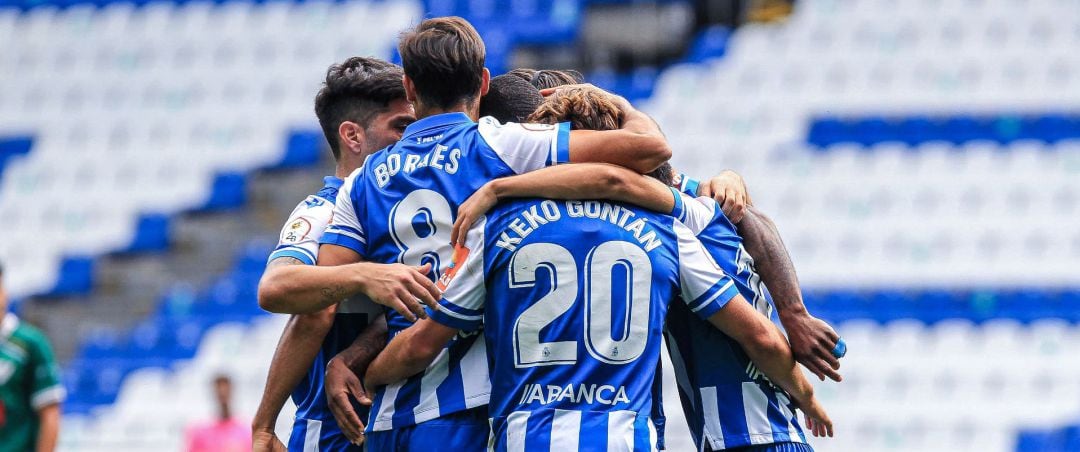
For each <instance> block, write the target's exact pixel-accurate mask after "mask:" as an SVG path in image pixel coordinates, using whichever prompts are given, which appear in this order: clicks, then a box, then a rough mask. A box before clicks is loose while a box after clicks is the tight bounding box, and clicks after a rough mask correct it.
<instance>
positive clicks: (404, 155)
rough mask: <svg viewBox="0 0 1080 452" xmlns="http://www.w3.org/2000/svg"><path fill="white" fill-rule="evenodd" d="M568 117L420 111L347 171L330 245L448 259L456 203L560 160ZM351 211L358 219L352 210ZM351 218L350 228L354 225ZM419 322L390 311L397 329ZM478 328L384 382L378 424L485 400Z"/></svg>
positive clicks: (419, 261) (384, 259)
mask: <svg viewBox="0 0 1080 452" xmlns="http://www.w3.org/2000/svg"><path fill="white" fill-rule="evenodd" d="M568 134H569V127H568V125H565V126H560V127H556V126H542V125H535V126H528V127H527V128H526V126H522V125H518V124H499V123H498V122H497V121H495V120H494V119H492V118H482V119H481V120H480V122H479V123H477V122H473V121H471V120H470V119H469V118H468V117H467V116H465V115H464V114H463V113H447V114H440V115H435V116H430V117H427V118H423V119H421V120H419V121H416V122H415V123H413V124H411V125H410V126H409V127H408V128H406V131H405V134H404V135H403V136H402V139H401V141H399V142H398V143H397V144H395V145H393V146H391V147H389V148H386V149H383V150H381V151H379V152H376V153H375V154H373V155H372V156H370V157H369V158H368V159H367V161H366V162H365V163H364V166H363V167H362V168H361V169H360V170H358V171H357V172H354V173H353V175H352V176H350V177H349V178H348V179H346V182H345V185H344V186H343V188H342V193H343V194H342V196H339V197H338V204H339V205H338V208H337V209H336V210H335V212H336V214H335V215H336V217H335V220H334V225H332V226H331V227H330V228H329V229H328V234H327V237H328V238H329V240H324V243H332V244H335V245H341V246H346V247H349V248H352V249H354V250H357V251H358V252H359V253H360V254H361V255H362V256H363V257H364V258H366V259H367V260H370V261H374V262H381V263H403V264H406V265H414V266H421V265H423V264H428V263H430V264H431V265H432V273H431V276H432V277H434V275H437V274H439V273H440V272H441V270H442V269H443V268H444V266H445V265H447V264H449V262H450V258H451V255H452V252H453V250H452V248H451V246H450V232H451V228H452V226H453V222H454V217H455V214H456V212H457V209H458V206H459V205H460V204H461V203H462V202H464V201H465V200H466V199H467V198H468V197H469V196H470V195H472V194H473V192H475V191H476V190H477V189H479V188H480V187H481V186H483V185H484V184H485V183H487V182H488V181H490V180H492V179H496V178H499V177H504V176H509V175H513V174H517V173H522V172H526V171H531V170H535V169H538V168H541V167H544V166H547V165H551V164H553V163H556V162H557V161H558V160H557V158H558V156H559V155H560V153H561V155H563V157H564V158H565V155H566V154H567V148H566V146H567V140H568V136H569V135H568ZM348 216H353V218H347V217H348ZM350 225H351V226H350ZM411 324H412V323H411V322H409V321H408V320H407V319H405V318H404V317H402V316H401V315H398V314H397V313H395V312H387V325H388V327H389V333H390V336H391V337H393V335H395V334H397V333H398V332H400V331H402V330H403V329H405V328H407V327H409V326H410V325H411ZM478 337H479V336H478V335H474V336H471V337H459V338H457V339H455V340H454V341H452V342H451V343H450V345H449V346H448V350H447V352H446V353H444V354H443V355H442V356H441V357H440V358H439V359H437V360H436V361H435V362H434V363H432V365H431V366H430V367H429V368H428V369H427V370H426V371H425V372H424V373H423V374H421V375H417V376H414V377H412V378H410V379H408V380H406V381H403V382H398V383H394V384H391V385H388V386H386V387H384V388H381V389H380V390H379V391H378V393H377V394H376V396H375V398H374V400H373V406H372V411H373V412H374V413H375V415H374V416H373V418H372V422H371V426H370V427H371V429H372V430H375V431H381V430H389V429H391V428H398V427H405V426H409V425H413V424H417V423H420V422H424V421H426V420H430V419H434V418H438V417H440V416H443V415H446V414H449V413H454V412H457V411H461V410H465V409H469V408H475V407H478V406H482V405H485V404H487V401H488V393H489V391H490V384H489V382H488V375H487V372H486V366H484V364H483V363H484V362H485V360H486V355H485V350H486V349H485V347H484V344H483V341H482V340H479V339H478Z"/></svg>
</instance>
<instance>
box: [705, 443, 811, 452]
mask: <svg viewBox="0 0 1080 452" xmlns="http://www.w3.org/2000/svg"><path fill="white" fill-rule="evenodd" d="M705 450H712V449H710V448H709V447H708V446H706V447H705ZM724 452H814V448H813V447H810V445H809V444H806V443H793V442H782V443H772V444H758V445H756V446H743V447H733V448H731V449H724Z"/></svg>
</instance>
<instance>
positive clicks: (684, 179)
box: [675, 173, 701, 198]
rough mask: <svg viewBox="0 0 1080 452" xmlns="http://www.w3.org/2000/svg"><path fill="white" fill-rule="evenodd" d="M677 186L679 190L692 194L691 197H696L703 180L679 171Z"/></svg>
mask: <svg viewBox="0 0 1080 452" xmlns="http://www.w3.org/2000/svg"><path fill="white" fill-rule="evenodd" d="M675 186H676V187H678V188H679V191H681V192H683V193H686V194H688V195H690V197H691V198H696V197H697V195H698V194H697V191H698V187H699V186H701V182H698V180H697V179H694V178H692V177H690V176H687V175H686V174H684V173H679V174H676V175H675Z"/></svg>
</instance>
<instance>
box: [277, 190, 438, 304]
mask: <svg viewBox="0 0 1080 452" xmlns="http://www.w3.org/2000/svg"><path fill="white" fill-rule="evenodd" d="M360 174H361V170H357V171H356V172H354V173H353V174H352V175H350V176H349V177H348V178H347V179H346V181H345V182H344V184H343V185H342V188H341V189H340V190H339V191H338V196H337V201H336V202H335V203H334V211H333V215H332V218H333V221H332V222H331V224H330V225H329V226H327V227H326V228H325V231H324V233H323V235H322V237H321V242H322V245H320V246H319V248H318V256H319V257H318V261H319V262H318V264H319V265H318V266H312V265H286V266H281V267H278V268H274V269H270V270H268V271H267V272H266V273H265V274H264V275H263V278H262V280H260V281H259V292H258V297H259V306H261V307H262V308H263V309H266V310H267V311H270V312H277V313H284V314H310V313H315V312H319V311H322V310H324V309H326V308H328V307H330V306H332V305H334V304H336V303H338V302H339V301H341V300H343V299H345V298H349V297H352V296H354V295H357V294H364V295H366V296H367V297H368V298H369V299H371V301H374V302H375V303H378V304H380V305H383V306H386V307H389V308H391V309H393V310H395V311H397V312H399V313H401V315H403V316H404V317H405V318H408V319H410V320H415V319H416V318H418V317H423V316H424V315H425V314H424V309H423V306H422V305H421V303H423V304H426V305H428V306H434V305H435V304H437V302H438V299H439V294H438V291H437V290H436V289H435V285H434V284H433V283H432V282H431V280H429V279H428V277H427V272H428V271H429V270H430V266H429V265H425V266H422V267H410V266H406V265H402V264H375V263H369V262H361V260H362V259H361V257H362V252H363V251H364V249H365V246H364V243H365V237H364V235H363V232H362V231H363V228H362V227H361V226H360V224H359V221H358V220H357V213H356V211H355V209H354V208H353V199H352V190H353V186H354V185H355V184H354V181H355V178H356V177H358V175H360ZM312 256H314V252H309V253H306V256H305V255H303V253H301V254H298V255H297V256H296V257H298V258H301V259H308V260H311V258H312ZM418 300H419V301H418Z"/></svg>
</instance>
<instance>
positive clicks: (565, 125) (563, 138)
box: [551, 122, 570, 165]
mask: <svg viewBox="0 0 1080 452" xmlns="http://www.w3.org/2000/svg"><path fill="white" fill-rule="evenodd" d="M557 133H558V137H557V138H556V141H555V161H553V162H551V164H552V165H558V164H560V163H570V123H569V122H562V123H559V130H558V132H557Z"/></svg>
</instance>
